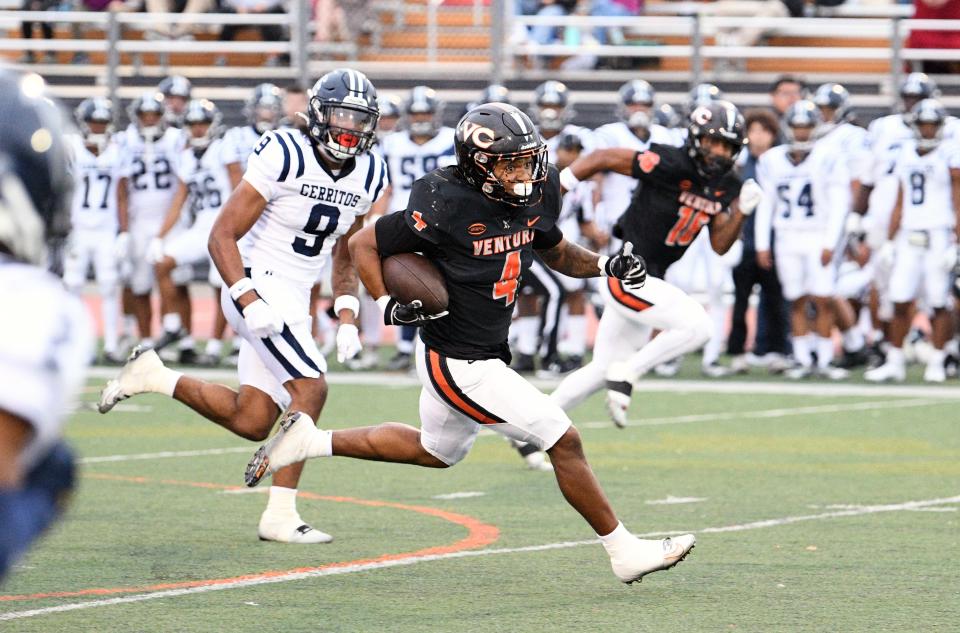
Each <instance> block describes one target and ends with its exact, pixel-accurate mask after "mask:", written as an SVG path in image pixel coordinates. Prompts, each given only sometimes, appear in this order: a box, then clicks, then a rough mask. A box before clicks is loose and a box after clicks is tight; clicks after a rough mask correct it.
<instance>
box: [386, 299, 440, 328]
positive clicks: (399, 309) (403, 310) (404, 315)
mask: <svg viewBox="0 0 960 633" xmlns="http://www.w3.org/2000/svg"><path fill="white" fill-rule="evenodd" d="M447 314H449V312H448V311H447V310H444V311H443V312H440V313H438V314H426V313H424V311H423V303H422V302H421V301H420V300H419V299H414V300H413V301H411V302H410V303H400V302H399V301H397V300H396V299H394V298H393V297H390V301H389V302H388V303H387V307H386V308H384V310H383V322H384V323H385V324H386V325H423V324H424V323H426V322H427V321H433V320H434V319H439V318H441V317H445V316H447Z"/></svg>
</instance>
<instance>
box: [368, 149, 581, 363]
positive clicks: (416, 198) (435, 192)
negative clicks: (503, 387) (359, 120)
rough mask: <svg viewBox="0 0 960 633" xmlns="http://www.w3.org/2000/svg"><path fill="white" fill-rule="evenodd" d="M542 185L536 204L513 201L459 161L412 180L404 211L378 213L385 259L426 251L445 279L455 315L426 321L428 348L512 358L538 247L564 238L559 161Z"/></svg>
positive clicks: (445, 352)
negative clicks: (498, 196)
mask: <svg viewBox="0 0 960 633" xmlns="http://www.w3.org/2000/svg"><path fill="white" fill-rule="evenodd" d="M539 186H540V188H541V191H542V197H541V198H540V200H539V201H538V202H537V203H536V204H533V205H531V206H528V207H513V206H510V205H507V204H503V203H499V202H495V201H493V200H490V199H489V198H487V197H486V196H484V195H483V194H482V193H481V192H480V191H478V190H477V189H475V188H473V187H472V186H470V185H469V184H468V183H467V182H465V181H464V180H463V179H462V178H461V177H460V175H459V173H458V172H457V168H456V167H455V166H451V167H443V168H441V169H437V170H434V171H432V172H431V173H429V174H427V175H426V176H424V177H423V178H420V179H419V180H417V181H416V182H415V183H414V185H413V189H412V191H411V192H410V201H409V202H408V203H407V209H406V210H405V211H401V212H398V213H394V214H391V215H387V216H384V217H382V218H380V219H379V220H377V224H376V235H377V247H378V249H379V251H380V257H381V258H384V257H389V256H390V255H395V254H397V253H402V252H422V253H423V254H424V255H426V256H427V257H428V258H429V259H430V260H431V261H432V262H433V263H434V264H435V265H436V266H437V268H438V269H439V270H440V272H441V273H442V274H443V277H444V280H445V281H446V284H447V292H448V294H449V296H450V303H449V306H448V310H449V312H450V314H448V315H447V316H445V317H443V318H441V319H437V320H436V321H430V322H429V323H427V324H425V325H424V326H423V327H422V328H421V330H420V336H421V338H422V339H423V342H424V343H425V344H426V345H427V346H428V347H430V348H433V349H435V350H437V351H438V352H439V353H441V354H443V355H445V356H449V357H451V358H458V359H464V360H485V359H489V358H501V359H503V361H504V362H506V363H509V362H510V350H509V347H508V346H507V332H508V330H509V329H510V321H511V318H512V315H513V307H514V305H513V304H514V302H515V301H516V299H517V296H519V292H520V288H521V285H522V283H523V275H524V273H525V272H526V270H527V269H528V268H529V267H530V263H531V262H532V260H533V249H534V248H537V249H548V248H552V247H553V246H555V245H556V244H558V243H559V242H560V240H561V239H562V237H563V236H562V234H561V233H560V232H559V229H557V228H556V222H557V217H558V216H559V214H560V179H559V174H558V172H557V170H556V168H555V167H553V166H552V165H551V166H550V168H549V170H548V173H547V180H546V182H544V183H542V184H541V185H539Z"/></svg>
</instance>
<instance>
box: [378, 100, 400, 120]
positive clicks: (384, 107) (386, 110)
mask: <svg viewBox="0 0 960 633" xmlns="http://www.w3.org/2000/svg"><path fill="white" fill-rule="evenodd" d="M377 106H379V108H380V118H381V119H385V118H391V119H399V118H400V114H401V110H400V109H401V108H402V107H403V102H402V101H400V97H398V96H396V95H381V96H380V97H379V98H378V99H377Z"/></svg>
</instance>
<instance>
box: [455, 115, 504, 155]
mask: <svg viewBox="0 0 960 633" xmlns="http://www.w3.org/2000/svg"><path fill="white" fill-rule="evenodd" d="M460 134H461V136H462V138H463V140H464V141H466V140H467V139H470V141H471V142H472V143H473V144H474V145H476V146H477V147H479V148H481V149H486V148H488V147H490V146H491V145H493V142H494V141H495V140H496V136H495V135H494V133H493V130H491V129H490V128H488V127H483V126H482V125H480V124H479V123H474V122H473V121H464V122H463V125H461V126H460Z"/></svg>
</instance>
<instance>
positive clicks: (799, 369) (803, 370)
mask: <svg viewBox="0 0 960 633" xmlns="http://www.w3.org/2000/svg"><path fill="white" fill-rule="evenodd" d="M783 375H784V376H785V377H786V378H789V379H790V380H803V379H805V378H809V377H810V376H812V375H813V368H812V367H808V366H806V365H796V366H795V367H791V368H790V369H788V370H786V371H785V372H783Z"/></svg>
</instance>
